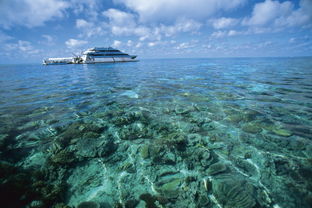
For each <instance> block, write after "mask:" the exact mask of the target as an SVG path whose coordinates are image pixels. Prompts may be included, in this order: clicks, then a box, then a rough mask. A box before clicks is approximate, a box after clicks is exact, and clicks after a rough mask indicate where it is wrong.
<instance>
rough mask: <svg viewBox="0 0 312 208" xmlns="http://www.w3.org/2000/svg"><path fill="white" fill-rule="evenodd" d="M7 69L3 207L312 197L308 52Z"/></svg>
mask: <svg viewBox="0 0 312 208" xmlns="http://www.w3.org/2000/svg"><path fill="white" fill-rule="evenodd" d="M0 71H1V73H2V74H3V75H5V76H1V77H0V151H1V152H0V158H1V163H0V164H1V167H0V168H1V174H0V179H1V185H0V186H1V195H2V196H4V197H1V203H2V204H4V205H6V207H25V206H28V207H58V208H60V207H63V208H65V207H66V205H68V206H75V207H76V206H78V205H79V204H80V207H85V206H89V207H211V208H216V207H224V208H225V207H226V208H229V207H233V208H234V207H235V208H238V207H239V208H249V207H255V208H256V207H272V208H273V207H274V208H277V207H288V208H292V207H296V208H298V207H309V206H310V205H311V204H312V190H311V187H312V184H311V181H312V168H311V167H312V143H311V139H312V132H311V131H312V129H311V126H312V119H311V116H312V102H311V101H312V96H311V93H312V85H311V83H312V59H309V58H292V59H287V58H266V59H170V60H146V61H141V62H136V63H124V64H98V65H62V66H39V65H12V66H0ZM8 199H10V200H8ZM12 199H13V200H12Z"/></svg>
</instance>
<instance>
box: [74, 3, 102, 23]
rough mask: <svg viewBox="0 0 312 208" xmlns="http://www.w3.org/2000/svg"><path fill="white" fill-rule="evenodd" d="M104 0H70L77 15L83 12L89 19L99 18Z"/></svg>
mask: <svg viewBox="0 0 312 208" xmlns="http://www.w3.org/2000/svg"><path fill="white" fill-rule="evenodd" d="M102 4H103V2H102V0H83V1H81V0H70V7H71V8H72V9H73V12H74V13H75V14H77V15H79V14H83V15H84V16H87V17H88V19H91V20H94V21H95V20H97V17H98V16H99V11H100V10H101V9H102V7H101V5H102Z"/></svg>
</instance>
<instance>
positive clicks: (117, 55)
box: [43, 47, 138, 65]
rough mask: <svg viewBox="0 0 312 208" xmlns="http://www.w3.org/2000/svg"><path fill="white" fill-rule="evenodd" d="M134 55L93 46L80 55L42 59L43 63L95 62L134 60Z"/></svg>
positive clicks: (110, 48)
mask: <svg viewBox="0 0 312 208" xmlns="http://www.w3.org/2000/svg"><path fill="white" fill-rule="evenodd" d="M136 57H137V56H136V55H129V54H127V53H123V52H121V51H120V50H117V49H114V48H112V47H108V48H104V47H94V48H89V49H88V50H86V51H84V52H83V53H82V56H75V57H70V58H48V59H44V60H43V64H46V65H50V64H96V63H116V62H135V61H138V60H137V59H135V58H136Z"/></svg>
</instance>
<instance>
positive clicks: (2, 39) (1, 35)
mask: <svg viewBox="0 0 312 208" xmlns="http://www.w3.org/2000/svg"><path fill="white" fill-rule="evenodd" d="M11 39H13V37H11V36H9V35H7V34H5V33H3V32H1V31H0V43H1V42H6V41H7V40H11Z"/></svg>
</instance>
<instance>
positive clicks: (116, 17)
mask: <svg viewBox="0 0 312 208" xmlns="http://www.w3.org/2000/svg"><path fill="white" fill-rule="evenodd" d="M103 15H104V16H106V17H107V18H108V19H109V21H110V23H111V24H113V25H118V26H125V25H127V26H129V27H133V26H135V25H136V23H135V19H134V18H135V17H134V15H133V14H130V13H127V12H123V11H120V10H118V9H108V10H106V11H104V12H103Z"/></svg>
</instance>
